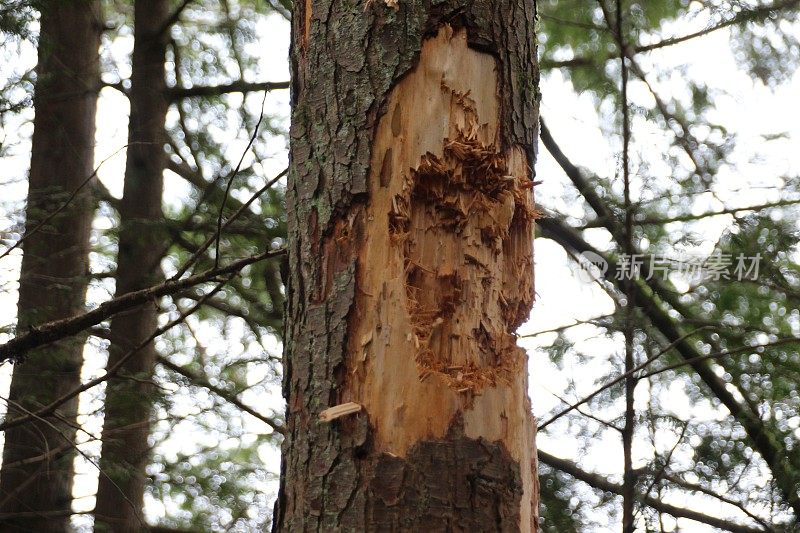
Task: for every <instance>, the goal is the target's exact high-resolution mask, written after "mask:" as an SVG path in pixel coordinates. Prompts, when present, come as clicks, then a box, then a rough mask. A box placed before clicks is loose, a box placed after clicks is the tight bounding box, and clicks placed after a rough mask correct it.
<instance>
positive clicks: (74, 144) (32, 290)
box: [0, 0, 101, 531]
mask: <svg viewBox="0 0 800 533" xmlns="http://www.w3.org/2000/svg"><path fill="white" fill-rule="evenodd" d="M42 5H43V6H44V7H43V8H42V10H41V21H40V23H41V26H40V28H41V30H40V41H39V64H38V67H37V82H36V93H35V100H34V105H35V109H36V117H35V119H34V131H33V139H32V153H31V168H30V176H29V179H28V204H27V207H26V210H25V224H26V231H28V232H31V231H32V230H33V229H34V228H35V227H36V226H37V225H38V224H39V223H40V222H42V221H43V220H44V218H45V217H46V216H47V215H48V214H51V213H53V212H54V211H56V210H57V209H58V207H59V206H61V205H62V204H63V203H64V202H65V201H66V200H67V199H68V198H69V197H70V195H71V194H72V193H73V192H75V191H78V193H77V195H76V196H75V198H74V199H73V200H72V201H71V202H70V204H69V206H68V207H67V208H65V209H64V210H63V211H61V212H60V213H59V214H58V215H56V216H54V217H53V218H52V219H51V220H49V221H48V222H47V223H46V224H45V225H43V226H42V228H41V229H40V230H39V231H36V232H35V233H32V234H31V235H30V237H28V238H26V239H25V241H24V242H23V243H22V248H23V251H24V253H23V258H22V268H21V272H20V288H19V302H18V305H17V313H18V325H17V328H18V330H19V331H25V330H26V329H27V328H28V327H29V326H33V325H35V324H38V323H42V322H46V321H48V320H55V319H59V318H65V317H68V316H71V315H74V314H77V313H79V312H81V311H82V310H83V309H84V303H85V296H86V286H87V283H88V279H89V278H88V275H87V274H88V253H89V236H90V232H91V223H92V217H93V204H92V199H91V186H90V184H89V183H86V182H87V180H89V178H90V176H91V175H92V170H93V161H94V133H95V111H96V104H97V88H98V85H99V81H100V79H99V63H100V61H99V46H100V31H101V20H100V12H99V3H98V2H96V1H93V0H92V1H81V2H78V3H64V2H46V3H43V4H42ZM85 339H86V336H85V335H79V336H77V337H74V338H70V339H67V340H65V341H63V342H59V343H56V344H53V345H51V346H48V347H45V348H42V349H40V350H36V351H35V352H33V353H31V354H29V356H28V360H27V361H25V362H24V363H20V364H18V365H17V366H15V367H14V372H13V376H12V380H11V391H10V394H9V402H8V414H7V418H8V419H9V420H12V419H13V418H15V417H17V416H22V415H25V414H27V412H28V411H30V410H36V409H38V408H40V407H41V406H43V405H46V404H49V403H51V402H52V401H54V400H55V399H57V398H59V397H61V396H62V395H64V394H65V393H67V392H68V391H71V390H72V389H74V388H75V387H77V386H78V385H79V384H80V370H81V363H82V360H83V357H82V354H83V344H84V341H85ZM77 406H78V399H77V398H74V399H73V400H72V401H69V402H67V403H66V404H64V405H63V406H62V407H61V408H60V409H59V410H58V414H59V417H58V419H56V418H51V419H48V420H46V421H45V420H42V421H37V422H32V423H27V424H23V425H20V426H17V427H14V428H10V429H8V430H7V431H6V432H5V446H4V448H3V468H2V472H0V524H2V527H0V529H2V530H3V531H66V530H67V526H68V524H69V513H68V511H69V510H70V508H71V502H72V475H73V474H72V471H73V466H72V463H73V459H74V456H75V452H74V448H73V447H72V441H73V440H74V437H75V429H74V427H73V426H74V425H75V421H76V411H77ZM37 457H38V458H40V460H32V461H26V460H28V459H31V458H37ZM22 461H25V463H26V464H21V462H22ZM18 513H26V514H25V516H24V517H22V516H21V515H20V516H16V517H15V516H14V515H15V514H18Z"/></svg>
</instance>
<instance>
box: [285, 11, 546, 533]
mask: <svg viewBox="0 0 800 533" xmlns="http://www.w3.org/2000/svg"><path fill="white" fill-rule="evenodd" d="M293 15H294V16H293V37H292V53H291V60H292V69H293V87H292V97H293V111H292V129H291V166H290V174H289V183H288V191H287V202H288V223H289V271H290V272H289V283H288V288H289V290H288V298H287V302H288V308H287V324H286V327H287V331H286V348H285V358H284V372H285V375H284V395H285V396H286V398H287V402H288V406H287V416H286V418H287V438H286V440H285V442H284V447H283V460H282V462H283V464H282V474H281V490H280V494H279V497H278V502H277V504H276V513H275V522H274V525H273V528H274V530H275V531H338V530H343V531H400V530H402V531H497V530H500V531H532V530H536V527H537V514H538V513H537V502H538V485H537V479H536V453H535V448H534V427H535V425H534V421H533V419H532V416H531V414H530V402H529V400H528V396H527V374H526V369H527V358H526V355H525V353H524V352H523V351H522V350H521V349H520V348H518V347H517V346H516V343H515V337H514V331H515V329H516V328H517V327H518V326H519V325H520V324H521V323H522V322H523V321H524V320H525V319H526V318H527V316H528V313H529V310H530V306H531V303H532V300H533V280H532V274H533V273H532V241H533V232H532V226H533V219H534V218H535V211H534V208H533V200H532V192H531V188H532V181H531V180H532V166H533V163H534V159H535V150H534V147H535V142H536V134H537V120H538V89H537V86H538V69H537V66H536V62H535V61H536V48H535V37H534V19H535V5H534V3H533V2H526V1H524V0H476V1H473V2H466V1H464V0H444V1H443V2H436V3H433V2H428V1H413V0H398V1H397V2H394V1H393V0H386V2H385V3H384V1H382V0H373V1H372V2H368V3H367V4H361V3H358V2H342V1H338V0H333V1H324V2H323V1H318V2H313V1H311V0H307V1H306V2H297V3H295V7H294V13H293ZM342 404H346V405H344V407H342V408H339V409H334V410H329V408H331V407H334V406H337V405H342ZM356 409H358V411H357V412H355V413H353V412H352V411H353V410H356ZM347 412H350V413H351V414H345V415H344V416H339V415H340V414H341V413H347ZM325 420H328V421H327V422H326V421H325Z"/></svg>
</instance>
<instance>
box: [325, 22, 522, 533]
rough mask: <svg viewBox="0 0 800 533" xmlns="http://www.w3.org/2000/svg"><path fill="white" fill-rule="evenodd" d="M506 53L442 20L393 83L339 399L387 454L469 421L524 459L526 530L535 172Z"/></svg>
mask: <svg viewBox="0 0 800 533" xmlns="http://www.w3.org/2000/svg"><path fill="white" fill-rule="evenodd" d="M495 69H496V61H495V59H494V58H493V57H492V56H490V55H488V54H485V53H481V52H478V51H475V50H473V49H470V48H469V47H468V46H467V40H466V33H465V32H464V31H463V30H459V31H453V30H452V29H450V28H449V27H444V28H442V29H441V30H440V31H439V33H438V35H437V36H436V37H435V38H432V39H429V40H428V41H426V42H425V43H424V45H423V48H422V52H421V55H420V59H419V63H418V65H417V67H416V68H415V69H414V70H413V71H412V72H410V73H409V74H408V75H407V76H406V77H404V78H403V79H402V80H401V81H400V82H399V83H398V84H397V85H396V86H395V88H394V90H393V91H392V94H391V96H390V98H389V103H388V110H387V112H386V114H385V115H384V116H383V117H382V118H381V120H380V123H379V125H378V129H377V134H376V137H375V141H374V145H373V151H372V164H371V175H370V181H369V190H370V195H369V201H368V203H367V205H366V208H365V211H364V213H363V214H362V215H361V216H360V217H359V218H361V221H360V223H359V224H363V228H359V230H360V231H359V233H362V232H363V235H364V238H363V247H364V248H363V250H362V253H361V254H360V257H361V262H360V264H359V271H358V290H357V297H356V308H355V312H354V313H353V314H352V315H351V325H350V341H349V342H350V358H349V360H348V373H349V376H348V379H347V380H346V384H345V390H344V392H343V394H342V396H341V398H340V402H341V403H344V402H347V401H354V402H358V403H360V404H362V405H363V406H364V409H365V410H366V412H367V413H368V414H369V418H370V422H371V423H372V424H374V444H375V447H376V449H377V450H378V451H382V452H386V453H390V454H394V455H396V456H400V457H404V456H406V454H407V453H409V450H410V449H411V448H412V447H413V446H414V445H415V444H417V443H418V442H420V441H424V440H432V439H442V438H443V437H445V435H446V434H447V431H448V428H449V427H450V426H451V422H452V421H453V420H454V419H455V418H456V417H459V418H460V419H461V420H463V431H464V435H465V436H466V437H467V438H471V439H478V438H482V439H484V440H486V441H489V442H496V443H500V444H502V445H503V446H504V447H505V449H506V450H508V453H509V455H510V456H511V457H512V458H513V460H514V461H516V462H517V463H518V464H519V465H520V475H521V478H522V480H521V481H522V487H523V497H522V498H521V502H520V513H519V516H520V529H522V530H530V529H531V528H532V524H533V523H534V522H533V520H534V518H535V516H536V510H535V509H532V507H531V501H532V495H533V493H534V490H535V487H534V483H535V476H534V475H533V474H534V472H533V471H534V469H535V462H534V461H535V449H534V447H533V446H534V445H533V428H534V425H533V423H532V419H531V415H530V402H529V399H528V396H527V375H526V369H527V364H526V355H525V353H524V351H523V350H521V349H520V348H519V347H517V346H516V342H515V337H514V331H515V330H516V328H517V327H518V326H519V325H520V324H521V323H522V321H524V320H525V318H526V317H527V316H528V313H529V311H530V306H531V304H532V301H533V272H532V243H533V234H532V223H533V219H534V216H535V210H534V206H533V199H532V193H531V180H530V170H529V165H528V161H527V157H526V156H525V151H524V150H523V149H522V147H518V146H512V147H501V146H500V141H499V139H500V137H501V136H500V132H499V131H498V124H499V116H500V109H499V96H498V88H497V85H498V83H497V74H496V71H495Z"/></svg>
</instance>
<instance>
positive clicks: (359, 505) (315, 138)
mask: <svg viewBox="0 0 800 533" xmlns="http://www.w3.org/2000/svg"><path fill="white" fill-rule="evenodd" d="M535 16H536V9H535V2H530V1H529V2H525V1H521V0H512V1H509V2H500V1H491V0H477V1H464V0H446V1H444V2H434V1H431V0H416V1H414V0H412V1H401V2H400V3H399V4H398V9H397V10H394V9H392V8H390V7H387V6H386V5H384V4H383V3H381V2H373V3H372V4H370V5H369V6H367V7H366V8H365V4H364V3H359V2H353V3H346V2H342V1H338V0H326V1H317V2H313V1H307V2H305V3H304V2H297V3H296V4H295V13H294V17H293V23H292V24H293V27H292V47H291V63H292V73H293V76H292V79H293V82H292V92H291V97H292V106H293V111H292V126H291V132H290V140H291V149H290V161H291V163H290V173H289V178H288V187H287V206H288V215H287V218H288V228H289V266H290V268H289V269H290V276H289V283H288V301H287V314H286V320H287V322H286V332H287V334H286V344H285V350H284V395H285V397H286V398H287V417H286V418H287V438H286V440H285V441H284V445H283V455H282V465H281V489H280V493H279V496H278V501H277V502H276V512H275V517H274V521H273V531H319V530H325V531H327V530H342V529H343V530H353V529H355V530H363V529H366V524H368V520H367V514H366V513H367V505H366V501H365V498H366V497H367V495H366V493H365V490H364V489H365V487H366V485H367V484H368V483H369V478H368V475H367V474H368V472H369V471H370V468H371V467H369V463H370V460H369V458H370V457H372V460H374V459H375V457H374V456H371V450H370V442H369V421H368V418H367V415H366V414H364V413H361V414H357V415H355V416H354V417H348V418H347V419H342V420H337V421H334V422H333V423H331V424H322V423H319V422H318V420H317V419H318V416H319V413H320V412H322V411H323V410H324V409H326V408H328V407H329V406H332V405H336V404H337V403H339V398H338V394H339V388H340V385H341V382H342V379H343V376H342V374H343V372H342V370H343V368H344V361H345V358H346V351H347V335H348V315H349V313H350V310H351V307H352V305H353V302H354V300H355V291H356V257H355V256H354V253H355V249H354V248H353V249H350V250H344V253H343V252H342V251H340V252H339V253H338V255H339V259H338V260H337V261H336V265H334V266H335V268H334V269H333V271H331V270H330V269H329V270H328V271H327V272H326V269H325V267H324V266H323V262H324V258H323V254H322V253H321V252H322V250H324V249H325V248H326V244H327V243H328V242H329V241H330V240H331V237H332V236H333V235H334V228H335V226H336V223H337V222H338V221H340V220H342V219H344V218H346V217H347V216H348V215H349V214H350V213H352V212H353V210H354V209H355V208H356V206H357V205H358V204H359V203H363V202H364V201H366V195H367V193H368V190H367V179H368V176H369V172H370V159H371V156H372V154H371V147H372V142H373V138H374V135H375V130H376V127H377V124H378V120H379V119H380V117H381V116H382V115H383V114H384V113H385V112H386V109H385V107H386V103H387V100H388V96H389V94H390V92H391V90H392V88H393V87H394V86H395V84H396V83H397V82H398V81H399V80H400V79H401V78H402V77H403V76H404V75H405V74H406V73H408V72H409V71H410V70H411V69H412V68H413V67H414V66H415V65H416V62H417V59H418V57H419V53H420V50H421V47H422V43H423V41H424V40H425V38H427V37H431V36H433V35H435V33H436V31H437V30H438V28H439V27H441V26H442V25H444V24H450V25H452V26H453V27H454V28H466V29H467V35H468V42H469V44H470V46H471V47H473V48H475V49H477V50H480V51H482V52H485V53H489V54H491V55H492V56H493V57H495V59H496V61H497V65H498V68H497V72H498V82H499V92H500V101H501V113H500V130H501V132H502V134H501V135H502V137H501V148H503V149H506V148H509V147H511V146H521V147H523V149H524V150H525V151H526V155H527V156H528V161H529V162H530V164H531V165H532V164H533V162H534V161H535V156H536V153H535V146H536V138H537V126H538V100H539V94H538V78H539V72H538V68H537V66H536V46H535V35H534V31H533V28H534V21H535ZM531 176H533V172H532V171H531ZM348 253H349V256H348ZM473 442H478V443H479V445H480V446H486V445H488V446H496V445H492V444H488V443H481V442H480V441H473ZM465 446H466V444H465ZM384 461H385V459H384ZM380 464H381V460H380V459H378V465H380ZM375 468H377V466H376V467H375ZM410 468H411V470H412V471H413V470H414V467H413V466H412V467H410ZM348 524H349V526H348Z"/></svg>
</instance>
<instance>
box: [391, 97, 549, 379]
mask: <svg viewBox="0 0 800 533" xmlns="http://www.w3.org/2000/svg"><path fill="white" fill-rule="evenodd" d="M441 90H442V91H443V92H445V93H448V94H449V97H450V99H451V118H454V119H455V120H454V121H453V123H454V125H455V127H454V130H455V135H454V136H453V137H452V138H445V139H444V140H443V146H442V154H443V155H442V156H441V157H440V156H436V155H434V154H431V153H430V152H429V153H427V154H425V155H423V156H422V158H421V160H420V162H419V165H418V166H417V167H416V168H414V169H411V171H410V172H409V173H408V174H406V175H405V176H403V180H404V183H403V189H402V192H401V193H400V194H398V195H396V196H394V198H392V209H391V211H390V213H389V232H390V235H391V238H392V242H393V244H394V245H395V246H398V247H400V248H401V249H402V254H403V265H404V275H405V292H406V311H407V312H408V315H409V319H410V323H411V326H412V331H411V335H412V340H413V343H414V347H415V350H416V356H415V359H416V362H417V365H418V366H419V369H420V378H421V379H426V378H427V377H428V376H429V375H430V374H431V373H438V374H440V375H442V376H444V377H445V380H446V382H447V384H448V385H449V386H450V387H452V388H454V389H456V390H458V391H459V392H468V391H479V390H481V389H483V388H484V387H486V386H495V385H497V384H498V383H502V384H505V385H508V384H509V383H510V381H511V377H512V376H513V375H514V373H516V372H519V371H521V370H522V369H521V368H520V363H521V360H520V358H519V357H517V353H518V352H517V347H516V341H515V337H514V335H513V332H514V331H515V330H516V328H517V327H518V326H519V325H520V324H521V323H522V322H523V321H524V320H525V319H526V318H527V314H528V310H529V309H530V305H531V299H532V291H531V283H532V279H531V277H530V275H528V273H529V272H530V268H531V265H530V255H529V254H528V253H525V252H526V251H527V249H526V247H522V249H520V247H519V245H518V244H519V243H520V241H526V240H528V239H529V238H530V225H531V221H532V220H533V219H534V218H535V211H534V209H533V206H532V202H531V200H530V197H531V192H530V189H531V187H532V183H531V181H530V179H529V178H528V177H527V176H526V175H517V176H515V175H513V174H511V173H510V172H511V171H510V169H509V165H508V162H507V160H506V157H505V155H504V154H502V153H501V152H500V151H499V150H498V148H497V147H496V146H495V145H494V144H492V143H487V142H484V141H482V140H481V138H480V137H481V135H479V133H480V132H481V131H482V130H483V131H484V132H485V130H486V129H487V127H488V125H487V124H481V123H480V122H479V120H478V113H477V110H476V106H475V101H474V100H473V99H472V98H470V96H469V94H468V93H459V92H457V91H455V90H453V89H452V88H450V87H449V86H448V85H447V84H446V83H445V82H442V84H441ZM484 136H485V135H484ZM521 252H522V253H521Z"/></svg>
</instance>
